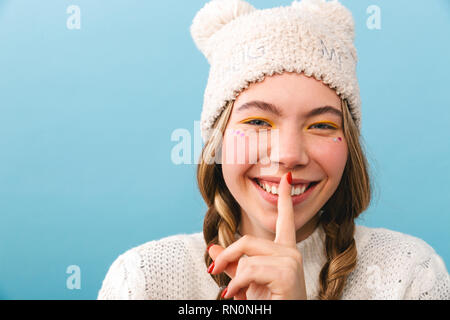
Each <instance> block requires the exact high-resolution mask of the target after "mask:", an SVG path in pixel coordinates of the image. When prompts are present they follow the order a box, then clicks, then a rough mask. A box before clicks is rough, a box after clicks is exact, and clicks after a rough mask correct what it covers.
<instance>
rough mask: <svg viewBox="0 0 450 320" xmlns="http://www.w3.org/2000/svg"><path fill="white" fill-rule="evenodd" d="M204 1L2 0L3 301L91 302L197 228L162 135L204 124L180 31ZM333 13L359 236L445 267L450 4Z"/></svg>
mask: <svg viewBox="0 0 450 320" xmlns="http://www.w3.org/2000/svg"><path fill="white" fill-rule="evenodd" d="M204 3H205V1H204V0H189V1H176V2H174V1H144V0H140V1H138V0H120V1H118V0H95V1H93V0H83V1H81V0H72V1H64V0H46V1H31V0H30V1H25V0H14V1H12V0H9V1H8V0H6V1H5V0H0V298H2V299H95V298H96V297H97V293H98V290H99V289H100V287H101V282H102V280H103V278H104V276H105V274H106V272H107V270H108V268H109V266H110V265H111V263H112V262H113V261H114V259H115V258H117V256H118V255H119V254H121V253H123V252H124V251H126V250H127V249H130V248H131V247H134V246H137V245H139V244H142V243H144V242H147V241H150V240H154V239H159V238H161V237H164V236H169V235H173V234H177V233H192V232H200V231H201V230H202V223H203V216H204V213H205V209H206V206H205V205H204V203H203V200H202V198H201V196H200V194H199V192H198V190H197V186H196V180H195V165H194V164H193V165H179V166H176V165H175V164H173V163H172V161H171V157H170V156H171V150H172V148H173V147H174V145H175V144H176V142H173V141H171V134H172V132H173V131H174V130H175V129H177V128H186V129H187V130H189V131H190V132H191V133H192V134H193V129H194V121H198V120H199V119H200V112H201V107H202V102H203V92H204V89H205V85H206V81H207V78H208V72H209V65H208V63H207V61H206V59H205V58H204V57H203V56H202V54H201V53H200V52H199V51H198V50H197V48H196V47H195V45H194V43H193V41H192V39H191V36H190V33H189V27H190V25H191V22H192V19H193V17H194V16H195V13H196V12H197V11H198V10H199V9H200V8H201V7H202V6H203V5H204ZM250 3H252V4H253V5H254V6H255V7H257V8H269V7H274V6H280V5H289V4H290V3H291V1H284V0H283V1H282V0H277V1H275V0H266V1H253V2H252V1H250ZM342 3H343V4H344V5H346V6H347V7H348V8H349V9H350V10H351V11H352V13H353V15H354V18H355V23H356V46H357V49H358V55H359V59H360V60H359V66H358V77H359V81H360V87H361V96H362V100H363V122H362V123H363V130H362V133H363V137H364V141H365V144H366V149H367V157H368V159H369V162H370V164H371V169H372V174H373V178H374V179H375V184H376V190H375V193H374V199H373V203H372V205H371V207H370V208H369V209H368V210H367V211H366V212H365V213H364V214H363V215H362V218H361V219H359V220H358V224H362V225H367V226H371V227H385V228H389V229H392V230H397V231H401V232H404V233H408V234H411V235H414V236H416V237H419V238H422V239H424V240H425V241H426V242H427V243H429V244H430V245H431V246H432V247H433V248H434V249H435V250H436V251H437V252H438V254H440V255H441V256H442V257H443V259H444V261H445V263H446V265H447V268H448V266H449V264H450V245H449V236H448V228H449V226H450V218H449V201H450V200H449V195H450V148H449V138H450V126H449V123H450V108H449V107H450V95H449V91H448V84H449V74H450V65H449V64H450V63H449V60H448V59H449V58H448V57H449V56H450V41H449V39H450V2H449V1H448V0H433V1H425V0H423V1H413V2H411V1H409V0H396V1H392V0H377V1H373V0H346V1H345V0H344V1H342ZM72 4H74V5H78V6H79V7H80V9H81V29H80V30H69V29H68V28H67V27H66V21H67V19H68V17H69V14H67V13H66V9H67V7H68V6H69V5H72ZM372 4H376V5H378V6H379V7H380V8H381V27H382V28H381V30H369V29H368V28H367V26H366V20H367V19H368V17H369V14H368V13H366V9H367V7H369V6H370V5H372ZM194 160H195V159H193V161H194ZM69 265H78V266H79V267H80V268H81V289H79V290H69V289H68V288H67V287H66V279H67V278H68V276H69V275H68V274H66V269H67V267H68V266H69Z"/></svg>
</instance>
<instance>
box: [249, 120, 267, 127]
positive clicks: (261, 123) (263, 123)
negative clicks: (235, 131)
mask: <svg viewBox="0 0 450 320" xmlns="http://www.w3.org/2000/svg"><path fill="white" fill-rule="evenodd" d="M245 124H251V125H255V126H270V123H268V122H267V121H264V120H261V119H252V120H249V121H247V122H245Z"/></svg>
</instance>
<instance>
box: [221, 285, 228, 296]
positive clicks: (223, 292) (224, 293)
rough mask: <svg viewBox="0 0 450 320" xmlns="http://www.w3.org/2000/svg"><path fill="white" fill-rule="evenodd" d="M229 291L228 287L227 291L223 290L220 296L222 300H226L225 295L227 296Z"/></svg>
mask: <svg viewBox="0 0 450 320" xmlns="http://www.w3.org/2000/svg"><path fill="white" fill-rule="evenodd" d="M227 290H228V287H226V288H225V289H223V291H222V294H221V295H220V296H221V297H222V299H224V298H225V295H226V294H227Z"/></svg>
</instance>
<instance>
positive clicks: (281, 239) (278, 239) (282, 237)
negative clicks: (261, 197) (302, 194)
mask: <svg viewBox="0 0 450 320" xmlns="http://www.w3.org/2000/svg"><path fill="white" fill-rule="evenodd" d="M288 176H289V178H288ZM288 179H289V181H288ZM290 181H292V174H291V173H290V172H288V173H287V174H285V175H284V176H283V177H282V178H281V181H280V186H279V188H278V217H277V224H276V233H275V241H274V242H275V243H278V244H282V245H285V246H289V247H292V246H294V247H295V246H296V243H297V241H296V238H297V237H296V230H295V222H294V207H293V205H292V197H291V188H292V186H291V183H290Z"/></svg>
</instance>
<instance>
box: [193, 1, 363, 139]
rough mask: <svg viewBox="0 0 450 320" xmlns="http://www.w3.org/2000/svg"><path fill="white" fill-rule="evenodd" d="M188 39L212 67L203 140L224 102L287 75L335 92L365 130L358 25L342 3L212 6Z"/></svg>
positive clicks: (205, 9)
mask: <svg viewBox="0 0 450 320" xmlns="http://www.w3.org/2000/svg"><path fill="white" fill-rule="evenodd" d="M191 35H192V38H193V39H194V41H195V44H196V45H197V47H198V48H199V49H200V51H201V52H202V53H203V54H204V55H205V56H206V58H207V59H208V62H209V64H210V66H211V68H210V73H209V78H208V84H207V86H206V89H205V95H204V104H203V110H202V114H201V133H202V138H203V140H204V141H207V140H208V139H209V137H210V133H211V131H210V129H211V128H212V126H213V124H214V122H215V120H216V119H217V118H218V117H219V116H220V114H221V113H222V111H223V109H224V107H225V105H226V103H227V101H230V100H235V99H236V97H237V96H238V94H239V93H240V92H241V91H243V90H244V89H245V88H247V87H248V86H249V85H250V83H253V82H257V81H258V82H259V81H263V80H264V77H265V76H268V75H269V76H271V75H273V74H274V73H278V74H281V73H283V72H284V71H287V72H297V73H302V72H304V74H305V75H307V76H309V77H310V76H314V78H316V79H317V80H320V81H322V82H323V83H325V84H327V85H328V86H329V87H330V88H332V89H335V90H336V93H337V94H338V95H339V96H340V97H341V98H344V99H346V100H347V101H348V104H349V108H350V112H351V114H352V117H353V119H354V120H355V123H356V125H357V127H358V129H359V130H361V100H360V96H359V86H358V80H357V76H356V64H357V60H358V57H357V53H356V49H355V47H354V44H353V41H354V37H355V33H354V21H353V17H352V14H351V12H350V11H349V10H348V9H347V8H345V7H344V6H343V5H342V4H340V3H339V2H338V1H337V0H333V1H329V2H327V1H325V0H302V1H300V2H297V1H294V2H293V3H292V4H291V6H286V7H277V8H270V9H264V10H257V9H255V8H254V7H253V6H251V5H250V4H249V3H247V2H245V1H243V0H212V1H210V2H208V3H207V4H206V5H205V6H204V7H203V8H202V9H200V11H199V12H198V13H197V14H196V16H195V18H194V20H193V23H192V26H191Z"/></svg>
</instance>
